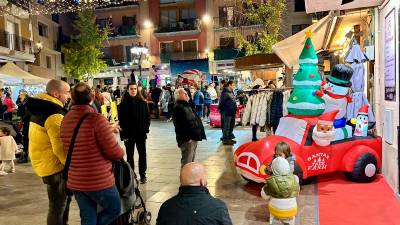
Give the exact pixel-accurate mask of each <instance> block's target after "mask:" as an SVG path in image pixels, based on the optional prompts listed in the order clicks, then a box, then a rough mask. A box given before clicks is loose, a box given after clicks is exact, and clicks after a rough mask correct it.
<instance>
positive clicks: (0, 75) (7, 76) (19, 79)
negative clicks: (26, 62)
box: [0, 62, 49, 85]
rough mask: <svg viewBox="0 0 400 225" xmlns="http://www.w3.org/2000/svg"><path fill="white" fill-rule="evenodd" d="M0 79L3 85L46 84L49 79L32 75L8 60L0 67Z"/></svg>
mask: <svg viewBox="0 0 400 225" xmlns="http://www.w3.org/2000/svg"><path fill="white" fill-rule="evenodd" d="M0 81H3V83H4V84H5V85H23V84H28V85H33V84H46V83H47V82H48V81H49V79H45V78H42V77H37V76H35V75H32V74H30V73H28V72H26V71H25V70H23V69H21V68H19V67H18V66H17V65H15V64H14V63H13V62H8V63H6V64H5V65H4V66H2V67H1V68H0Z"/></svg>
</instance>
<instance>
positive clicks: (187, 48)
mask: <svg viewBox="0 0 400 225" xmlns="http://www.w3.org/2000/svg"><path fill="white" fill-rule="evenodd" d="M182 43H183V44H182V45H183V52H197V41H196V40H193V41H182Z"/></svg>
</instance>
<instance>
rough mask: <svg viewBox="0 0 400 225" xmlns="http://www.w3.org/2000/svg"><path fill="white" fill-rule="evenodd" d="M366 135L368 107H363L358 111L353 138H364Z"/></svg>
mask: <svg viewBox="0 0 400 225" xmlns="http://www.w3.org/2000/svg"><path fill="white" fill-rule="evenodd" d="M367 135H368V105H364V106H363V107H361V108H360V110H358V115H357V118H356V128H355V130H354V136H358V137H366V136H367Z"/></svg>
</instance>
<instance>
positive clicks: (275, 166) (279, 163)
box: [271, 157, 290, 176]
mask: <svg viewBox="0 0 400 225" xmlns="http://www.w3.org/2000/svg"><path fill="white" fill-rule="evenodd" d="M271 170H272V173H273V174H274V175H275V176H277V175H288V174H289V173H290V166H289V162H288V161H287V160H286V159H285V158H283V157H276V158H275V159H274V160H272V164H271Z"/></svg>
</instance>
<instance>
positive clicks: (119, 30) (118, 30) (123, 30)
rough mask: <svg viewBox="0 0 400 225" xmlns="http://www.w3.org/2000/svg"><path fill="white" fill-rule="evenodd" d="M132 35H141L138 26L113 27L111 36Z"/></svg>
mask: <svg viewBox="0 0 400 225" xmlns="http://www.w3.org/2000/svg"><path fill="white" fill-rule="evenodd" d="M131 35H139V32H138V30H137V28H136V26H118V27H113V28H112V30H111V34H110V37H117V36H131Z"/></svg>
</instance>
